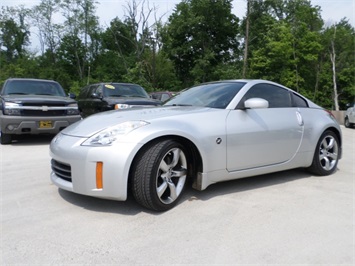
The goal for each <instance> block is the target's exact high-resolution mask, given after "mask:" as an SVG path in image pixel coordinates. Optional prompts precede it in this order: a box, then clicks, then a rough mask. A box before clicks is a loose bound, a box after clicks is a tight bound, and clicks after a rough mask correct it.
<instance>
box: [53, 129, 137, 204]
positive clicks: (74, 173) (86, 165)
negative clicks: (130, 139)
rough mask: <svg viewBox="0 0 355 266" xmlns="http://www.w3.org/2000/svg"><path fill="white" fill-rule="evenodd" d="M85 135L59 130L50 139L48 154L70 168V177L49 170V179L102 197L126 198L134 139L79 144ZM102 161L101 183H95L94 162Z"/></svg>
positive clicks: (68, 187) (88, 194)
mask: <svg viewBox="0 0 355 266" xmlns="http://www.w3.org/2000/svg"><path fill="white" fill-rule="evenodd" d="M84 140H86V138H80V137H72V136H68V135H64V134H61V133H60V134H58V135H57V136H56V137H55V138H54V139H53V140H52V142H51V145H50V156H51V157H52V160H54V161H55V162H56V163H59V164H63V165H65V166H66V168H67V170H68V169H70V179H67V178H62V177H60V175H58V174H56V171H53V168H52V172H51V176H50V178H51V181H52V182H53V183H54V184H55V185H56V186H58V187H59V188H61V189H64V190H67V191H71V192H74V193H78V194H82V195H87V196H93V197H98V198H104V199H113V200H121V201H123V200H126V198H127V186H128V185H127V184H128V176H129V170H130V166H131V163H132V161H133V159H134V155H135V154H136V152H137V151H138V150H139V148H140V147H141V145H140V144H137V143H115V144H114V145H112V146H100V147H97V146H81V143H82V142H83V141H84ZM98 162H102V163H103V170H102V183H103V187H102V188H98V187H97V183H96V180H97V176H96V167H97V163H98Z"/></svg>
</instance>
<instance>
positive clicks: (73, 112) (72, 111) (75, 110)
mask: <svg viewBox="0 0 355 266" xmlns="http://www.w3.org/2000/svg"><path fill="white" fill-rule="evenodd" d="M68 107H69V109H68V111H67V114H68V115H78V114H79V108H78V104H77V103H71V104H68Z"/></svg>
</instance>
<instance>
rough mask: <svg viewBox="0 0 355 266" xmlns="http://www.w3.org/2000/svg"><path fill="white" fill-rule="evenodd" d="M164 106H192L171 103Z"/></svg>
mask: <svg viewBox="0 0 355 266" xmlns="http://www.w3.org/2000/svg"><path fill="white" fill-rule="evenodd" d="M165 106H193V105H192V104H182V103H173V104H167V105H165Z"/></svg>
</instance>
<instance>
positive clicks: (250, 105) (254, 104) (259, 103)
mask: <svg viewBox="0 0 355 266" xmlns="http://www.w3.org/2000/svg"><path fill="white" fill-rule="evenodd" d="M244 107H245V109H259V108H269V102H268V101H267V100H265V99H261V98H250V99H248V100H246V101H245V102H244Z"/></svg>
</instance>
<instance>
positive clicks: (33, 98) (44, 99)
mask: <svg viewBox="0 0 355 266" xmlns="http://www.w3.org/2000/svg"><path fill="white" fill-rule="evenodd" d="M1 98H3V99H4V100H5V101H6V102H14V103H19V104H21V103H43V104H45V103H56V102H67V103H68V102H75V100H73V99H70V98H68V97H64V96H54V95H15V94H14V95H2V97H1Z"/></svg>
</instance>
